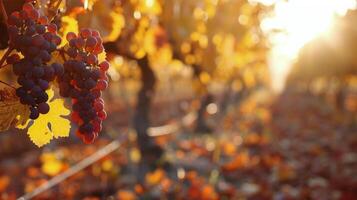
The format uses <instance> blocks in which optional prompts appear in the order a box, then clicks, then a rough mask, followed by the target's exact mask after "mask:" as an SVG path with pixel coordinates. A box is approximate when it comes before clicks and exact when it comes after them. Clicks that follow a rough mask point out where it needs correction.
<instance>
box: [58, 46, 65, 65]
mask: <svg viewBox="0 0 357 200" xmlns="http://www.w3.org/2000/svg"><path fill="white" fill-rule="evenodd" d="M57 51H58V52H59V53H60V55H61V57H62V59H63V61H64V62H66V61H67V59H66V51H65V50H64V49H63V48H60V49H57Z"/></svg>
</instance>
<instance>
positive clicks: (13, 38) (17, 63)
mask: <svg viewBox="0 0 357 200" xmlns="http://www.w3.org/2000/svg"><path fill="white" fill-rule="evenodd" d="M56 32H57V27H56V25H55V24H53V23H49V22H48V19H47V17H46V16H42V15H41V14H40V12H39V11H38V10H36V9H35V8H34V7H33V5H32V4H31V3H25V4H24V5H23V7H22V10H21V11H20V12H18V11H15V12H13V13H12V14H11V15H10V16H9V18H8V34H9V41H10V42H9V48H12V49H15V50H17V52H20V53H21V54H22V55H23V58H20V56H19V55H18V54H13V55H11V56H9V57H8V58H7V63H8V64H13V71H14V73H15V74H16V75H17V76H18V79H17V82H18V83H19V85H20V87H19V88H18V89H17V90H16V94H17V96H18V97H19V98H20V102H21V103H22V104H26V105H29V106H30V111H31V113H30V118H31V119H37V118H38V117H39V114H46V113H48V112H49V109H50V107H49V105H48V104H47V103H46V102H47V100H48V95H47V94H46V90H47V89H48V88H49V83H50V82H51V81H53V80H54V79H55V78H56V77H57V76H62V74H63V72H64V69H63V66H62V65H61V64H59V63H52V64H49V62H50V60H51V53H52V52H54V51H55V50H56V49H57V46H58V45H59V44H60V43H61V38H60V37H59V36H58V35H57V33H56Z"/></svg>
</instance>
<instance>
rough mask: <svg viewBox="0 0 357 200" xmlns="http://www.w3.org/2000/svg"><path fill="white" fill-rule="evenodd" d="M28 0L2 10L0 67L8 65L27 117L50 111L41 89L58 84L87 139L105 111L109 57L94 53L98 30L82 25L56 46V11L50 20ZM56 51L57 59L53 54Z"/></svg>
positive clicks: (94, 132)
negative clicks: (4, 47)
mask: <svg viewBox="0 0 357 200" xmlns="http://www.w3.org/2000/svg"><path fill="white" fill-rule="evenodd" d="M31 2H32V1H27V3H25V4H23V6H22V10H21V11H14V12H13V13H11V14H10V15H9V16H7V15H6V13H5V16H6V17H4V18H5V19H7V20H6V26H7V32H8V35H9V40H8V49H7V51H6V53H5V54H4V56H3V58H2V59H1V61H0V63H1V64H0V68H2V67H5V66H7V65H10V66H12V71H13V73H14V74H15V75H16V76H17V83H18V84H19V86H18V87H17V88H16V95H17V96H18V98H19V100H20V103H21V104H23V105H26V106H28V108H29V110H30V112H29V113H30V114H29V116H28V117H29V118H30V119H32V120H36V119H38V118H39V117H40V115H45V114H47V113H48V112H49V111H50V109H51V108H50V105H49V104H48V100H49V96H48V94H47V93H46V91H47V90H48V89H50V87H53V86H56V85H58V87H59V93H60V96H61V97H64V98H70V99H71V100H72V109H73V111H72V115H71V119H72V121H73V122H74V123H76V124H77V125H78V127H79V128H78V130H77V131H76V133H77V136H79V137H80V138H81V139H82V140H83V141H84V142H85V143H91V142H93V141H94V139H95V138H96V137H97V136H98V134H99V132H100V131H101V129H102V121H103V120H104V119H105V118H106V116H107V114H106V112H105V110H104V100H103V99H102V98H101V93H102V91H104V90H105V89H106V88H107V87H108V77H107V75H106V71H107V70H108V68H109V62H107V61H103V62H99V61H98V54H100V53H102V52H103V51H104V48H103V45H102V39H101V37H100V34H99V32H98V31H96V30H90V29H82V30H81V31H80V34H78V35H76V34H75V33H73V32H70V33H68V34H67V36H66V38H67V41H68V44H67V45H65V47H61V48H60V47H59V45H60V44H61V42H62V38H61V37H60V35H59V34H58V27H59V26H60V23H59V22H60V21H59V15H55V16H54V18H53V19H51V20H49V19H48V18H47V17H46V16H45V15H44V14H42V13H41V12H40V10H38V9H36V8H35V6H34V4H32V3H31ZM1 3H2V2H1ZM58 13H59V12H58ZM3 14H4V12H3ZM56 52H57V54H56ZM58 54H60V55H61V56H62V60H61V61H62V62H61V61H58V59H53V58H54V57H55V56H56V55H58ZM53 60H56V61H53ZM5 61H6V64H5V65H3V63H4V62H5Z"/></svg>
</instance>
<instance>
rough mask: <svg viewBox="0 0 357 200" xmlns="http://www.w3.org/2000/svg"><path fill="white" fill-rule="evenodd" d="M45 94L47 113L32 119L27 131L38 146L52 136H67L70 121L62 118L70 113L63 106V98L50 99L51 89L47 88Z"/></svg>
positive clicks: (45, 142)
mask: <svg viewBox="0 0 357 200" xmlns="http://www.w3.org/2000/svg"><path fill="white" fill-rule="evenodd" d="M47 94H48V96H49V100H48V104H49V105H50V111H49V113H47V114H45V115H40V117H39V118H38V119H36V120H34V122H33V124H32V125H31V126H30V128H29V129H28V132H27V134H28V135H29V137H30V139H31V140H32V142H33V143H35V144H36V145H37V146H38V147H41V146H43V145H45V144H47V143H49V142H50V141H51V140H52V139H53V138H58V137H68V136H69V130H70V128H71V125H70V121H69V120H67V119H65V118H63V116H67V115H69V113H70V111H69V110H68V109H67V108H65V107H64V102H63V100H62V99H55V100H52V98H53V96H54V92H53V90H52V89H50V90H48V91H47ZM51 100H52V101H51Z"/></svg>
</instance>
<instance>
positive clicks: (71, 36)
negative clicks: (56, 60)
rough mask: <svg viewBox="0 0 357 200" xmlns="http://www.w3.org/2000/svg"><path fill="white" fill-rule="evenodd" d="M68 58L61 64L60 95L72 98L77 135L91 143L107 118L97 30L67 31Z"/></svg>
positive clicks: (104, 66) (105, 83) (105, 79)
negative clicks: (102, 94)
mask: <svg viewBox="0 0 357 200" xmlns="http://www.w3.org/2000/svg"><path fill="white" fill-rule="evenodd" d="M66 38H67V40H68V42H69V47H68V48H67V49H66V54H67V55H68V56H69V57H70V59H68V60H67V61H65V63H64V65H63V66H64V74H63V75H62V76H61V77H59V78H58V79H57V80H58V83H59V89H60V95H61V96H63V97H70V98H71V99H72V109H73V111H72V115H71V117H72V120H73V121H74V122H75V123H77V124H78V126H79V129H78V131H77V136H78V137H80V138H81V139H82V140H83V141H84V142H85V143H91V142H92V141H93V140H94V139H95V138H96V137H97V136H98V133H99V132H100V131H101V129H102V121H103V120H104V119H105V118H106V117H107V114H106V112H105V111H104V101H103V99H102V98H101V93H102V92H101V91H103V90H105V89H106V88H107V87H108V77H107V75H106V71H107V70H108V69H109V63H108V62H107V61H104V62H101V63H99V62H98V54H100V53H101V52H103V45H102V39H101V37H100V35H99V33H98V31H95V30H90V29H82V30H81V31H80V33H79V34H78V35H76V34H75V33H73V32H70V33H68V34H67V36H66Z"/></svg>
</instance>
